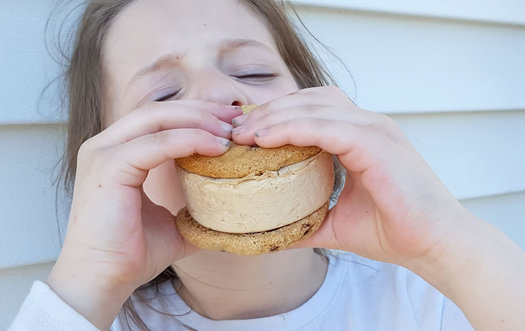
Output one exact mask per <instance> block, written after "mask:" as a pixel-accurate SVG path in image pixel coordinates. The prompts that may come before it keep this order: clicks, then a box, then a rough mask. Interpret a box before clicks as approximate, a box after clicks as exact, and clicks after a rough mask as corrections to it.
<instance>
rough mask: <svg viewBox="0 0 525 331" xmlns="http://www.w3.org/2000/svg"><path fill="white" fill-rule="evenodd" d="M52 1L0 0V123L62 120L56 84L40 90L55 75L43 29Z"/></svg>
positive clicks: (55, 66) (53, 63)
mask: <svg viewBox="0 0 525 331" xmlns="http://www.w3.org/2000/svg"><path fill="white" fill-rule="evenodd" d="M53 3H54V2H53V1H50V0H43V1H31V0H8V1H2V2H1V5H0V7H1V9H0V22H1V27H2V28H1V29H0V45H1V46H0V77H1V79H0V91H2V93H0V123H3V124H21V123H25V124H28V123H56V122H61V121H63V120H64V117H63V116H61V114H60V112H59V111H58V107H57V105H58V102H57V100H56V95H57V92H56V85H51V86H50V88H49V89H48V90H47V92H46V93H43V92H44V88H45V87H46V85H48V84H49V83H51V82H52V81H53V79H54V78H55V77H57V75H58V65H57V64H56V63H55V62H54V61H53V60H52V59H51V56H50V55H49V53H48V52H47V51H46V45H45V40H46V39H45V32H44V30H45V26H46V21H47V19H48V18H49V17H50V13H51V7H52V4H53ZM50 31H51V30H50ZM50 41H51V42H54V41H53V40H52V39H50Z"/></svg>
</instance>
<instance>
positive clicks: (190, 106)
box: [12, 0, 525, 330]
mask: <svg viewBox="0 0 525 331" xmlns="http://www.w3.org/2000/svg"><path fill="white" fill-rule="evenodd" d="M326 77H327V76H326V75H325V72H324V71H323V70H322V69H321V67H320V66H319V64H318V63H317V62H316V61H315V60H314V58H313V57H312V55H311V54H310V52H309V51H308V50H307V49H306V47H305V46H304V45H303V43H302V42H301V41H300V40H299V39H298V38H297V36H296V34H295V33H294V32H293V30H291V28H290V25H289V23H288V21H287V20H286V18H285V16H284V14H283V9H282V6H281V5H279V4H277V3H274V2H273V1H268V0H242V1H241V0H220V1H217V0H199V1H194V0H135V1H131V0H93V1H90V2H89V5H88V6H87V9H86V12H85V15H84V17H83V20H82V22H81V26H80V29H79V33H78V36H77V42H76V45H75V49H74V54H73V57H72V61H71V66H70V68H69V71H68V80H69V87H70V88H69V91H70V135H69V154H68V156H69V165H68V168H67V170H68V175H69V176H68V178H69V179H70V180H73V179H74V181H75V185H74V187H75V189H74V195H73V201H72V206H71V214H70V220H69V226H68V232H67V235H66V239H65V242H64V246H63V249H62V252H61V254H60V256H59V258H58V260H57V262H56V265H55V266H54V268H53V270H52V271H51V273H50V275H49V278H48V279H47V282H46V284H44V283H39V282H37V283H35V285H34V287H33V289H32V291H31V293H30V294H29V296H28V298H27V299H26V302H25V303H24V305H23V307H22V309H21V311H20V313H19V315H18V317H17V319H16V320H15V322H14V323H13V325H12V329H13V330H18V329H24V328H28V327H31V328H35V326H39V327H41V328H44V329H46V328H47V329H77V330H82V329H93V328H100V329H109V328H110V327H112V328H113V329H114V330H121V329H147V328H149V329H158V330H167V329H196V330H223V329H224V330H236V329H237V330H240V329H248V328H250V329H252V330H253V329H257V330H275V329H303V330H320V329H327V330H356V329H358V330H438V329H445V330H469V329H471V328H472V326H473V327H475V328H477V329H479V330H505V329H507V330H517V329H519V328H520V327H523V325H525V317H524V315H523V308H524V307H523V302H525V287H524V285H523V282H518V281H517V280H519V279H525V253H524V252H523V251H521V250H520V249H519V248H518V247H517V246H516V245H514V244H513V243H512V242H511V241H510V240H509V239H508V238H506V237H505V236H504V235H503V234H501V233H500V232H499V231H497V230H496V229H495V228H494V227H492V226H490V225H489V224H487V223H486V222H484V221H482V220H480V219H477V218H476V217H474V216H473V215H471V214H469V213H468V212H467V211H466V210H465V209H464V208H462V206H461V205H460V204H459V203H458V202H457V201H456V200H455V199H454V198H453V197H452V196H451V195H450V193H449V192H448V191H447V189H446V188H445V187H443V185H442V184H441V183H440V182H439V180H438V179H437V178H436V176H435V175H434V174H433V173H432V171H431V170H430V169H429V167H428V166H427V165H426V164H425V162H424V161H423V160H422V159H421V157H420V156H419V155H418V154H417V152H416V151H415V150H414V148H413V147H412V146H411V145H410V144H409V142H408V141H407V139H406V138H405V137H404V136H403V134H402V133H401V131H400V130H399V129H398V128H397V127H396V126H395V124H394V123H393V122H392V121H391V120H390V119H389V118H387V117H386V116H383V115H379V114H375V113H371V112H368V111H365V110H362V109H359V108H358V107H356V106H355V105H354V104H353V103H352V102H351V101H350V100H349V99H348V98H347V97H346V96H345V95H344V94H343V93H342V92H341V91H340V90H338V89H337V88H335V87H328V86H323V85H328V83H329V80H328V79H327V78H326ZM244 104H258V105H261V106H260V107H258V108H257V109H256V110H254V111H253V112H251V113H250V114H249V115H241V111H240V109H239V108H240V107H239V106H241V105H244ZM232 123H233V125H232ZM231 139H232V140H233V141H235V142H237V143H240V144H252V145H253V144H257V145H260V146H263V147H276V146H280V145H284V144H293V145H299V146H305V145H317V146H320V147H321V148H323V149H325V150H326V151H328V152H330V153H332V154H334V155H337V157H338V160H339V162H340V163H341V164H342V165H343V166H344V168H346V184H345V185H344V188H343V189H342V192H341V194H340V196H339V199H338V202H337V204H336V205H335V206H334V207H333V208H332V209H331V211H330V212H329V214H328V216H327V219H326V220H325V222H324V224H323V226H322V227H321V229H320V230H319V231H318V232H316V233H315V234H314V235H313V236H312V237H311V238H310V239H308V240H306V241H304V242H302V243H301V244H300V245H297V247H295V249H290V250H286V251H282V252H278V253H274V254H268V255H262V256H257V257H244V256H235V255H230V254H225V253H219V252H209V251H202V250H199V249H197V248H195V247H192V246H191V245H189V244H188V243H187V242H185V241H184V240H183V239H182V238H181V237H180V236H179V235H178V233H177V230H176V228H175V226H174V222H173V218H174V217H173V215H174V214H176V212H177V211H178V210H179V209H180V208H181V207H182V206H184V204H185V202H184V198H183V195H182V194H181V188H180V183H179V182H178V180H177V177H176V172H175V169H174V166H173V159H174V158H178V157H183V156H187V155H190V154H192V153H200V154H204V155H210V156H214V155H219V154H221V153H223V152H225V151H226V150H227V149H228V145H229V141H230V140H231ZM77 153H78V154H77ZM77 155H78V156H77ZM311 247H322V248H329V249H337V250H343V251H347V252H353V253H355V254H357V255H353V254H351V253H334V254H328V257H325V256H323V255H322V254H317V253H316V252H315V251H314V250H313V249H312V248H311ZM369 259H371V260H369ZM374 260H376V261H382V262H376V261H374ZM401 266H402V267H401ZM405 268H407V269H410V270H411V271H412V272H414V273H412V272H410V271H408V270H407V269H405ZM174 272H175V273H174ZM416 274H417V275H419V276H420V277H422V278H423V279H425V280H426V281H428V282H429V283H430V284H432V285H433V286H434V287H435V288H437V289H438V290H439V291H441V292H442V293H444V294H445V295H446V296H447V297H448V298H450V299H451V300H452V301H453V302H454V303H455V304H453V303H452V302H451V301H449V300H448V299H447V298H445V297H443V296H442V295H441V294H440V293H439V292H437V291H436V290H435V289H434V288H433V287H431V286H430V285H428V283H426V282H425V281H423V280H422V279H421V278H419V277H418V276H416ZM175 275H176V276H175ZM152 280H153V282H150V281H152ZM148 282H150V283H149V284H150V286H143V287H140V286H141V285H143V284H145V283H148ZM152 284H154V285H155V286H152ZM139 287H140V288H139ZM137 288H139V289H138V290H137ZM130 296H131V299H129V298H130ZM488 299H490V302H489V300H488ZM456 305H457V306H456ZM458 307H459V309H458ZM460 309H461V310H460ZM119 312H120V313H119ZM463 314H464V315H463ZM464 316H466V318H467V319H468V321H470V323H471V325H472V326H471V325H470V324H469V322H467V320H466V319H465V317H464Z"/></svg>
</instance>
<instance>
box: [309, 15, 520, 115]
mask: <svg viewBox="0 0 525 331" xmlns="http://www.w3.org/2000/svg"><path fill="white" fill-rule="evenodd" d="M302 13H303V16H304V21H305V23H306V24H307V26H309V27H310V30H311V31H312V32H313V33H314V34H315V35H316V36H317V37H319V39H320V40H322V41H323V42H325V44H326V45H327V46H328V47H330V48H332V49H333V50H334V51H335V53H336V54H337V55H338V56H339V57H340V58H341V59H342V60H343V61H344V62H345V63H346V64H347V65H348V67H349V70H350V72H351V75H350V74H349V73H348V72H346V71H345V70H344V69H343V68H342V67H341V66H340V65H339V64H338V62H337V60H336V59H335V58H334V57H331V56H330V55H329V54H327V53H326V52H325V51H324V50H323V49H320V50H319V53H320V55H321V57H322V58H324V59H325V62H327V63H328V65H329V67H330V68H331V70H332V72H334V73H335V77H336V79H337V81H338V82H339V83H340V85H341V87H343V88H344V90H345V91H347V92H348V94H349V95H350V96H351V97H352V98H353V99H354V101H355V102H356V103H357V104H358V105H359V106H361V107H363V108H365V109H369V110H375V111H381V112H386V113H397V112H416V113H417V112H435V111H478V110H499V109H501V110H515V109H525V94H524V93H522V91H521V90H522V89H523V86H525V61H523V54H525V28H518V27H512V26H508V27H502V26H494V25H483V24H473V23H465V22H451V21H447V22H441V21H436V20H428V19H421V18H413V19H407V18H399V17H395V16H388V15H375V14H370V13H366V14H363V13H353V12H337V11H333V10H313V9H303V10H302ZM352 76H353V80H352ZM354 82H355V87H356V88H354Z"/></svg>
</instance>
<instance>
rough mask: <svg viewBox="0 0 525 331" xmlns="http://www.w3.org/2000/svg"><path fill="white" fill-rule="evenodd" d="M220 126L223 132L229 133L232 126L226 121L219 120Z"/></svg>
mask: <svg viewBox="0 0 525 331" xmlns="http://www.w3.org/2000/svg"><path fill="white" fill-rule="evenodd" d="M221 128H222V130H223V131H224V132H227V133H231V132H232V130H233V126H231V124H228V123H226V122H221Z"/></svg>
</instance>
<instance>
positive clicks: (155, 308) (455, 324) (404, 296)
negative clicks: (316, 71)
mask: <svg viewBox="0 0 525 331" xmlns="http://www.w3.org/2000/svg"><path fill="white" fill-rule="evenodd" d="M132 298H133V302H134V305H135V309H136V310H137V312H138V313H139V314H140V316H141V318H142V320H143V321H144V322H145V324H146V325H147V326H148V327H149V328H150V329H151V330H199V331H200V330H202V331H207V330H213V331H221V330H228V331H231V330H250V331H257V330H264V331H267V330H334V331H336V330H365V331H370V330H372V331H373V330H380V331H383V330H388V331H390V330H402V331H411V330H418V331H427V330H428V331H431V330H446V331H448V330H451V331H462V330H473V328H472V326H471V325H470V324H469V323H468V321H467V320H466V319H465V317H464V315H463V314H462V312H461V311H460V310H459V309H458V308H457V307H456V306H455V305H454V304H453V303H452V302H451V301H450V300H448V299H447V298H446V297H444V296H443V295H442V294H440V293H439V292H438V291H436V290H435V289H434V288H433V287H431V286H430V285H429V284H428V283H426V282H425V281H424V280H422V279H421V278H419V277H418V276H416V275H415V274H413V273H412V272H410V271H408V270H406V269H404V268H402V267H399V266H396V265H392V264H387V263H380V262H376V261H372V260H368V259H365V258H362V257H359V256H357V255H354V254H350V253H339V252H335V253H334V255H330V256H329V266H328V272H327V275H326V277H325V280H324V282H323V284H322V285H321V287H320V288H319V290H318V291H317V292H316V293H315V294H314V295H313V296H312V297H311V298H310V299H309V300H308V301H307V302H305V303H304V304H303V305H301V306H300V307H298V308H296V309H294V310H292V311H290V312H287V313H284V314H280V315H275V316H271V317H265V318H257V319H247V320H227V321H214V320H210V319H208V318H205V317H203V316H201V315H199V314H198V313H196V312H194V311H192V310H191V308H189V307H188V306H187V305H186V304H185V303H184V301H182V299H180V297H179V296H178V295H177V293H176V292H175V290H174V288H173V286H172V285H171V282H164V283H161V284H160V285H159V287H158V288H157V287H150V288H147V289H144V290H141V291H138V292H136V293H135V294H134V295H133V297H132ZM121 315H122V314H121ZM121 315H119V317H117V319H116V320H115V322H114V323H113V326H112V330H115V331H120V330H129V329H130V328H129V327H128V323H126V321H125V320H124V319H123V318H122V316H121ZM30 326H31V327H30ZM35 326H38V327H35ZM129 326H131V329H132V330H137V328H136V327H135V326H134V324H133V322H131V321H130V322H129ZM26 329H39V330H62V329H63V330H75V331H82V330H93V329H94V328H93V326H92V325H90V324H89V323H88V322H87V321H86V320H85V319H83V318H82V317H81V316H80V315H78V314H77V313H76V312H74V311H73V310H72V309H71V308H70V307H68V306H67V305H66V304H65V303H63V302H62V301H61V300H60V299H59V298H58V297H57V296H56V295H55V294H54V293H53V292H52V291H51V290H50V289H49V287H47V286H46V285H45V284H44V283H41V282H36V283H35V284H34V286H33V288H32V290H31V293H30V294H29V296H28V297H27V298H26V301H25V302H24V304H23V306H22V308H21V310H20V312H19V314H18V316H17V318H16V320H15V321H14V322H13V324H12V326H11V330H12V331H15V330H16V331H18V330H26Z"/></svg>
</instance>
